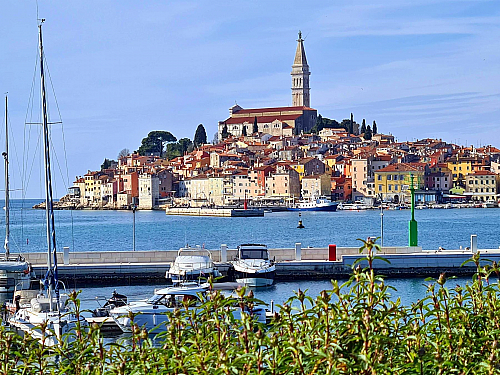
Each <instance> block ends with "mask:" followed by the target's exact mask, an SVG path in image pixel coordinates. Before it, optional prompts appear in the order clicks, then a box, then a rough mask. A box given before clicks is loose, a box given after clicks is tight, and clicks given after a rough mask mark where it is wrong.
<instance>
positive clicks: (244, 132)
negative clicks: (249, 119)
mask: <svg viewBox="0 0 500 375" xmlns="http://www.w3.org/2000/svg"><path fill="white" fill-rule="evenodd" d="M241 135H243V136H244V137H246V136H247V127H246V126H245V125H243V129H242V130H241Z"/></svg>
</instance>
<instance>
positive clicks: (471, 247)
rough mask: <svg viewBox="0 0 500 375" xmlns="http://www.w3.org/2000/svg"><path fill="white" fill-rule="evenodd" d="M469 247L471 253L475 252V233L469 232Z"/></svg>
mask: <svg viewBox="0 0 500 375" xmlns="http://www.w3.org/2000/svg"><path fill="white" fill-rule="evenodd" d="M470 249H471V250H472V253H473V254H475V253H477V234H471V236H470Z"/></svg>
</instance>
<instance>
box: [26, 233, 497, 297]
mask: <svg viewBox="0 0 500 375" xmlns="http://www.w3.org/2000/svg"><path fill="white" fill-rule="evenodd" d="M471 248H472V250H469V249H467V250H462V249H459V250H442V251H439V250H423V249H422V248H421V247H384V248H383V249H382V251H381V252H380V253H378V254H377V255H378V256H381V257H383V258H385V259H387V260H388V261H389V262H390V263H387V262H384V261H381V260H375V262H374V268H375V269H376V271H377V272H378V273H379V274H383V275H386V276H388V277H411V276H413V277H415V276H438V275H439V274H440V273H441V272H447V273H448V274H450V275H471V274H473V273H474V272H475V265H474V263H472V262H470V263H468V264H467V265H464V266H462V264H463V263H464V262H465V261H467V260H469V259H470V258H471V257H472V256H473V254H474V252H477V249H475V248H474V246H472V247H471ZM211 253H212V258H213V260H214V262H216V265H217V267H218V268H219V270H220V271H221V272H222V273H223V274H224V272H225V271H227V268H228V267H229V263H228V261H229V260H232V259H234V257H235V256H236V249H228V248H227V246H226V245H221V248H220V249H215V250H211ZM269 253H270V257H271V259H274V260H275V261H276V279H277V280H296V279H311V280H312V279H341V278H346V277H348V276H349V275H350V274H351V272H352V270H351V265H352V264H353V263H354V262H355V261H356V260H357V259H358V258H359V257H363V256H364V255H363V254H359V251H358V248H357V247H335V248H334V247H332V246H330V247H329V248H302V246H301V244H300V243H297V244H295V247H294V248H285V249H269ZM480 253H481V257H482V258H483V259H489V260H490V261H497V262H498V263H500V250H499V249H490V250H488V249H485V250H480ZM23 255H24V256H25V257H26V259H27V260H28V261H29V262H31V264H32V265H33V269H34V271H35V273H36V274H37V276H43V275H44V273H45V270H46V263H45V262H46V254H45V253H27V254H23ZM58 256H59V259H58V272H59V277H60V279H61V280H63V281H64V282H65V283H66V285H67V286H68V287H81V286H85V285H95V284H106V285H110V284H115V285H120V284H121V285H123V284H137V283H162V282H165V273H166V271H167V270H168V269H169V267H170V264H171V263H172V262H173V261H174V260H175V257H176V256H177V250H155V251H104V252H97V251H95V252H69V253H68V252H67V253H66V254H62V253H59V254H58ZM485 262H486V261H483V263H485ZM485 264H486V263H485ZM361 266H362V267H366V266H367V265H366V262H365V261H362V262H361Z"/></svg>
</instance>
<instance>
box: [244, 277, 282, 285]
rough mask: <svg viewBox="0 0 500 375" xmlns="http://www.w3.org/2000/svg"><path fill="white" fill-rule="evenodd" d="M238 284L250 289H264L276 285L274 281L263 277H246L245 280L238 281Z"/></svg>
mask: <svg viewBox="0 0 500 375" xmlns="http://www.w3.org/2000/svg"><path fill="white" fill-rule="evenodd" d="M236 282H238V283H240V284H245V285H246V286H249V287H262V286H271V285H273V284H274V279H265V278H261V277H246V278H243V279H236Z"/></svg>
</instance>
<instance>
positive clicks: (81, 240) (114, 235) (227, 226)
mask: <svg viewBox="0 0 500 375" xmlns="http://www.w3.org/2000/svg"><path fill="white" fill-rule="evenodd" d="M38 202H39V201H36V200H27V201H25V202H24V203H23V202H22V201H20V200H14V201H13V203H12V205H11V206H12V209H11V232H12V234H11V241H12V245H11V247H12V251H13V252H21V251H22V252H35V251H45V250H44V249H45V241H46V237H45V236H46V234H45V211H43V210H34V209H32V208H31V207H32V206H33V205H34V204H35V203H38ZM0 204H1V205H2V206H3V202H1V201H0ZM55 216H56V234H57V241H58V246H59V247H60V248H62V246H69V247H70V249H71V251H114V250H132V225H133V224H132V222H133V214H132V211H92V210H85V211H56V212H55ZM409 219H410V211H409V210H402V211H384V245H386V246H398V245H399V246H401V245H403V246H404V245H406V244H407V243H408V220H409ZM416 219H417V221H418V227H419V244H420V245H421V246H422V247H423V248H424V249H437V248H439V247H440V246H442V247H444V248H445V249H453V248H455V249H458V248H459V246H463V247H466V246H469V244H470V235H471V234H477V235H478V245H479V248H498V247H499V246H500V238H499V236H498V228H499V224H500V209H493V208H491V209H484V208H483V209H474V208H469V209H447V210H445V209H441V210H436V209H435V210H417V211H416ZM302 220H303V223H304V225H305V229H297V222H298V214H297V213H295V212H276V213H269V214H267V213H266V215H265V216H264V217H260V218H225V217H220V218H218V217H189V216H167V215H166V214H165V212H163V211H137V213H136V249H137V250H177V249H179V248H180V247H182V246H184V245H185V244H186V243H189V244H190V245H203V244H204V245H205V247H206V248H208V249H217V248H219V247H220V245H221V244H223V243H225V244H227V245H228V246H229V247H230V248H234V247H236V246H237V245H239V244H241V243H245V242H259V243H264V244H267V245H268V246H269V247H271V248H273V247H276V248H284V247H293V246H294V243H295V242H301V243H302V245H303V246H304V247H306V246H313V247H317V246H318V247H326V246H327V245H328V244H337V245H338V246H357V245H359V242H358V241H356V239H357V238H366V237H368V236H379V235H380V212H379V211H377V210H370V211H359V212H357V211H354V212H353V211H337V212H303V213H302ZM0 236H4V218H3V217H0Z"/></svg>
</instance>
